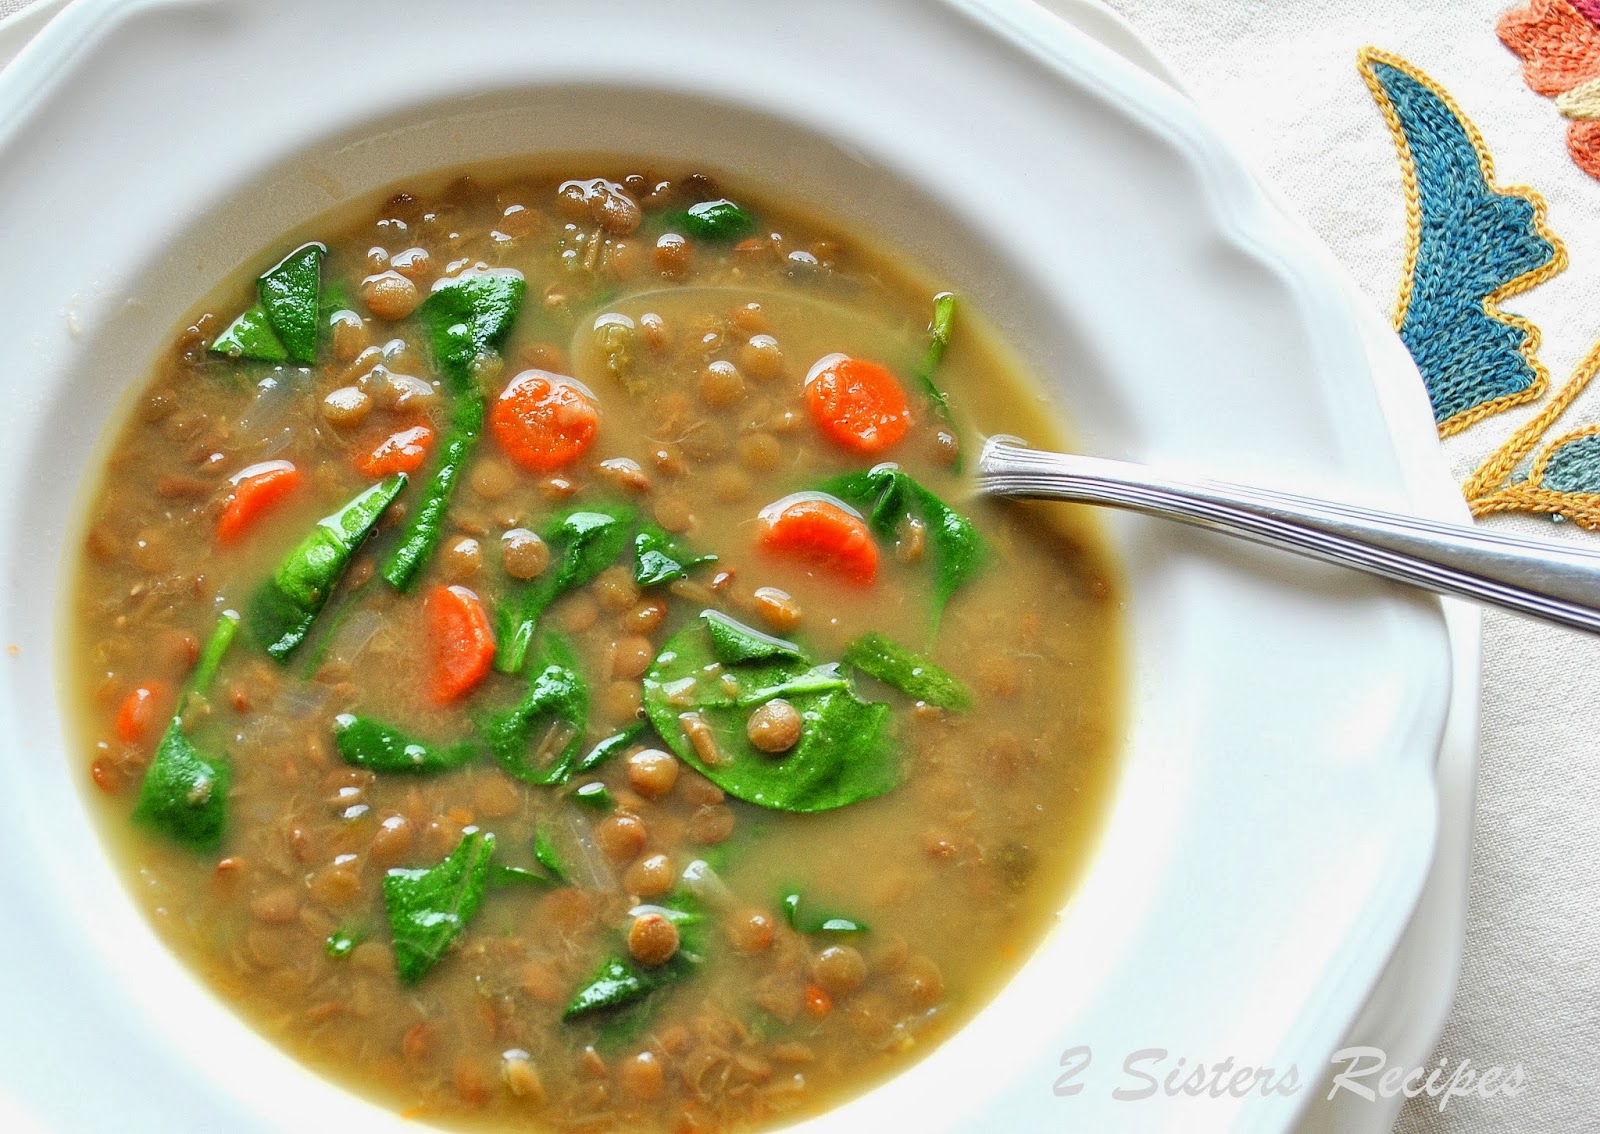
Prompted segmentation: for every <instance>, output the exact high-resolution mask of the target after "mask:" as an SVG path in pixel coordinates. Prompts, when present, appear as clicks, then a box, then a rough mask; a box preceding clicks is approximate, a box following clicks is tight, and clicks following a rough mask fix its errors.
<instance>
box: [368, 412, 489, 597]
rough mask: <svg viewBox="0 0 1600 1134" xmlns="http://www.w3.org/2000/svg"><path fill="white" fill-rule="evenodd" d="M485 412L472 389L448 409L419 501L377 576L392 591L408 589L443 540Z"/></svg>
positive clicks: (475, 446)
mask: <svg viewBox="0 0 1600 1134" xmlns="http://www.w3.org/2000/svg"><path fill="white" fill-rule="evenodd" d="M486 412H487V411H486V409H485V407H484V403H483V394H482V393H481V392H480V391H479V390H478V389H477V388H476V387H470V388H468V389H465V390H463V391H462V392H461V393H460V394H458V395H456V399H455V402H454V403H453V404H452V405H451V407H450V423H449V428H448V429H446V431H445V435H444V441H443V443H442V444H440V446H439V460H438V463H437V464H435V465H434V467H433V474H432V475H431V476H429V477H428V479H427V481H426V482H425V483H424V484H423V486H422V499H421V500H420V501H419V502H418V503H417V510H416V511H415V512H413V513H412V514H411V519H410V520H409V521H408V522H407V524H406V530H405V534H404V535H403V536H401V538H400V542H399V543H398V544H396V545H395V547H394V550H392V551H391V552H389V558H388V559H386V560H384V564H383V570H382V572H381V574H382V575H383V577H384V580H385V581H386V582H387V583H388V584H389V585H390V586H392V587H394V588H395V590H397V591H404V590H408V589H410V587H411V584H412V583H414V582H416V580H417V576H418V575H420V574H421V573H422V568H423V567H425V566H426V565H427V562H428V560H429V559H431V558H432V557H433V552H434V549H435V548H437V547H438V546H439V541H440V540H441V539H443V538H444V521H445V516H446V514H447V513H448V512H449V511H450V498H451V497H452V496H453V495H455V490H456V482H457V481H458V480H460V479H461V476H462V473H463V472H464V471H465V469H466V467H467V462H468V461H469V460H471V459H472V454H473V452H474V451H475V450H476V449H477V447H478V436H479V435H480V434H481V433H482V432H483V419H484V414H485V413H486Z"/></svg>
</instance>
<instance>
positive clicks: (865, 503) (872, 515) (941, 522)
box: [822, 462, 987, 624]
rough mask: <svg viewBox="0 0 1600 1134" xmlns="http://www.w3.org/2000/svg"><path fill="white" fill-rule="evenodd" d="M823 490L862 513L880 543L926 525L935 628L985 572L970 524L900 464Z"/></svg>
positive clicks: (836, 482)
mask: <svg viewBox="0 0 1600 1134" xmlns="http://www.w3.org/2000/svg"><path fill="white" fill-rule="evenodd" d="M822 487H823V491H824V492H828V493H831V494H833V495H834V496H837V497H838V498H839V499H841V500H843V501H845V502H846V503H849V504H853V505H855V506H856V507H857V508H858V509H860V510H861V511H862V513H863V514H865V515H866V516H867V519H868V522H869V523H870V524H871V525H872V528H873V530H874V531H876V532H877V533H878V535H879V536H881V537H882V538H884V539H893V538H894V537H895V534H896V529H897V528H898V527H899V526H900V522H901V521H902V520H917V521H920V522H922V523H924V524H926V525H927V528H928V542H929V543H930V544H931V545H932V547H933V571H934V584H933V598H934V621H935V623H936V624H937V622H938V618H939V613H940V612H941V611H943V610H944V605H945V603H947V602H949V601H950V596H951V595H953V594H954V593H955V592H956V590H957V589H958V588H959V587H960V586H961V585H962V584H963V583H965V582H967V580H969V579H971V578H972V577H973V576H974V575H976V574H977V573H978V571H979V570H980V569H981V568H982V567H983V564H984V560H985V558H986V557H987V549H986V548H985V546H984V542H983V537H982V536H980V535H979V534H978V529H977V528H975V527H973V526H972V521H970V520H968V519H967V518H966V517H965V516H963V515H961V514H960V513H959V512H957V511H956V510H955V509H954V508H951V507H950V505H948V504H946V503H945V502H944V501H943V500H941V499H939V497H938V496H936V495H934V494H933V493H932V492H930V491H928V490H927V489H926V488H924V487H923V486H922V485H920V484H918V483H917V482H916V481H915V480H913V479H912V478H911V477H910V476H908V475H907V474H906V473H903V472H901V471H900V466H899V465H896V464H893V463H890V462H886V463H884V464H881V465H877V466H875V467H874V468H871V469H868V470H867V471H866V472H858V473H846V474H845V475H844V476H840V477H835V478H834V479H832V480H830V481H828V482H826V483H825V484H824V485H823V486H822Z"/></svg>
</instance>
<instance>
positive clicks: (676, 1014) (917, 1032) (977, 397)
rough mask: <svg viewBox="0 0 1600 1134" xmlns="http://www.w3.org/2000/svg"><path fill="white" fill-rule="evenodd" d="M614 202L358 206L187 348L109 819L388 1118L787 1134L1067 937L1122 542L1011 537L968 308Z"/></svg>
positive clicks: (110, 643) (125, 675) (560, 179)
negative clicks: (990, 476) (1110, 547)
mask: <svg viewBox="0 0 1600 1134" xmlns="http://www.w3.org/2000/svg"><path fill="white" fill-rule="evenodd" d="M578 164H579V163H576V162H573V163H570V165H569V169H568V170H567V171H565V172H564V175H563V176H555V177H552V176H549V175H547V173H546V170H547V169H548V168H549V167H548V166H541V167H537V168H534V167H529V168H527V169H523V170H520V171H516V172H515V173H512V174H508V173H507V172H506V171H505V170H500V171H497V173H496V175H495V179H494V180H493V181H488V180H485V181H483V182H476V181H472V180H468V179H464V178H463V179H459V180H456V181H454V182H450V183H448V184H445V183H443V182H442V181H441V182H438V183H429V182H419V183H418V184H417V185H415V186H410V187H408V189H407V191H406V192H402V193H398V194H395V195H394V196H392V197H390V198H388V199H387V200H384V201H382V202H381V203H379V204H377V205H373V204H371V203H363V204H360V205H352V206H347V207H346V208H344V209H343V210H342V211H339V212H336V213H334V214H331V215H329V216H327V217H324V218H322V219H321V220H319V221H318V222H316V224H315V225H314V226H312V227H310V228H308V229H307V230H305V231H304V232H302V233H300V234H298V235H297V236H296V237H292V238H288V239H286V240H284V241H283V242H282V243H281V245H280V246H279V247H277V248H275V249H274V250H272V251H270V252H269V253H268V254H266V255H264V256H263V257H262V259H261V262H259V263H255V264H251V265H247V266H246V267H245V268H244V269H242V273H241V276H240V277H239V278H236V279H234V280H233V281H231V282H229V283H228V284H226V285H225V286H224V287H222V288H220V289H219V290H218V291H217V292H216V293H215V294H213V295H212V296H210V297H209V298H208V299H207V300H206V301H205V302H204V303H203V304H202V305H201V306H200V307H199V308H198V309H197V310H196V312H195V314H194V317H193V319H192V320H190V321H189V323H188V324H187V325H186V326H185V327H184V328H183V329H182V330H181V331H179V332H178V334H177V335H176V336H175V339H174V342H173V345H172V348H171V350H170V351H169V352H168V353H167V354H166V355H165V356H164V357H163V358H162V359H160V360H159V362H158V363H157V365H156V366H155V368H154V371H153V373H152V374H151V376H150V379H149V381H148V383H147V384H146V385H145V387H144V388H143V390H142V391H141V392H140V393H139V395H138V397H137V399H136V400H135V401H134V402H133V404H132V405H131V406H130V408H129V410H128V412H127V414H126V417H125V419H124V420H123V421H122V422H121V423H120V424H119V426H118V428H117V433H116V437H115V440H114V442H113V443H112V445H111V447H110V450H109V456H108V457H107V458H106V461H105V466H104V468H103V470H102V471H101V472H100V474H99V480H98V485H97V487H96V488H95V489H94V491H93V494H92V498H91V501H90V504H89V508H88V517H87V531H86V535H85V538H84V541H83V547H82V554H81V558H80V563H79V567H78V570H77V576H76V581H75V586H74V589H73V591H72V597H71V611H70V615H71V623H72V628H73V642H74V647H73V654H72V666H71V682H72V686H73V692H74V696H75V697H76V698H77V700H78V702H79V705H80V717H81V724H82V735H83V737H84V741H85V744H84V761H85V772H86V775H87V776H88V777H89V778H90V780H91V781H92V784H93V788H92V789H91V792H92V794H93V795H94V796H95V797H97V798H98V799H99V800H100V807H101V810H102V811H103V813H104V816H105V820H106V829H107V832H108V838H109V841H110V844H111V846H112V848H113V851H114V854H115V856H116V858H117V859H118V861H119V862H120V864H121V866H122V867H123V869H124V870H125V871H126V872H127V874H128V876H129V878H130V880H133V879H137V884H136V885H134V886H133V889H134V892H135V893H136V895H137V899H138V901H139V902H140V903H141V904H142V905H143V906H144V907H145V908H146V909H147V910H148V911H149V913H150V916H151V919H152V921H153V923H154V924H155V925H156V927H157V929H158V931H159V932H160V933H161V935H162V936H163V937H164V938H165V939H166V941H167V942H168V943H169V944H170V945H171V946H172V947H173V948H174V949H175V950H177V951H178V952H179V953H180V954H181V955H182V956H184V957H185V958H187V959H188V960H189V961H190V962H191V963H192V964H193V965H194V966H195V968H196V970H197V971H198V972H199V973H200V974H201V976H202V977H203V978H204V979H205V980H206V981H207V982H209V983H210V984H211V985H212V986H213V987H214V988H215V989H216V990H217V991H218V992H219V994H221V995H222V996H224V997H225V998H226V999H227V1000H228V1001H229V1002H231V1003H232V1004H234V1005H235V1006H236V1007H237V1008H238V1009H239V1011H241V1012H242V1013H243V1014H244V1015H245V1016H246V1017H247V1018H248V1019H250V1020H251V1021H252V1023H253V1024H254V1025H255V1026H256V1027H258V1028H259V1029H261V1030H262V1031H263V1032H264V1033H266V1034H267V1035H269V1036H271V1037H272V1038H273V1039H274V1040H275V1041H276V1042H278V1043H280V1044H282V1045H283V1046H284V1047H285V1048H287V1049H288V1050H290V1051H292V1052H293V1053H294V1054H295V1055H297V1056H298V1057H299V1058H301V1059H302V1060H304V1061H305V1062H306V1063H307V1064H309V1065H310V1066H312V1067H315V1068H316V1069H318V1070H320V1071H322V1072H325V1073H327V1074H329V1075H331V1076H333V1077H335V1078H337V1079H338V1080H339V1081H341V1082H343V1083H346V1084H348V1085H349V1086H350V1087H351V1088H352V1089H354V1090H356V1091H359V1092H361V1093H363V1094H366V1095H369V1096H371V1097H373V1098H376V1099H379V1100H381V1101H383V1102H385V1103H387V1104H388V1105H390V1106H392V1107H394V1108H396V1109H398V1110H400V1111H402V1112H403V1113H404V1114H406V1115H408V1116H412V1117H416V1118H421V1119H425V1120H428V1121H432V1122H437V1123H439V1124H442V1125H446V1126H460V1127H476V1128H486V1129H488V1128H511V1127H529V1126H532V1127H540V1126H541V1125H543V1126H548V1127H550V1128H555V1129H574V1130H576V1129H582V1130H605V1129H618V1130H636V1129H637V1130H650V1129H657V1130H671V1131H693V1130H744V1129H752V1128H759V1127H763V1126H768V1125H771V1124H774V1123H777V1122H781V1121H786V1120H791V1119H793V1118H795V1117H799V1116H803V1115H806V1114H810V1113H814V1112H816V1111H818V1110H821V1109H824V1108H826V1107H828V1106H831V1105H835V1104H837V1103H839V1102H840V1101H842V1100H844V1099H846V1098H848V1097H849V1096H850V1095H852V1094H855V1093H857V1092H859V1091H861V1090H863V1089H865V1088H866V1087H867V1086H869V1085H871V1084H873V1083H875V1082H877V1081H879V1080H881V1079H882V1078H883V1077H885V1076H886V1075H888V1074H890V1073H892V1072H894V1071H895V1070H897V1069H900V1068H903V1067H904V1066H906V1065H907V1064H908V1063H909V1062H911V1061H912V1060H914V1059H916V1058H917V1057H918V1056H919V1055H920V1054H922V1053H923V1052H925V1051H927V1050H928V1049H929V1048H930V1047H931V1046H932V1045H934V1044H936V1043H937V1042H939V1041H940V1040H941V1039H943V1038H944V1037H946V1036H948V1035H949V1034H950V1033H951V1031H952V1030H953V1029H955V1028H956V1027H958V1026H960V1024H961V1023H962V1022H964V1021H965V1020H966V1019H967V1018H969V1017H970V1016H971V1014H972V1013H973V1012H974V1011H976V1010H977V1009H978V1008H979V1007H981V1006H982V1005H983V1003H984V1002H985V1001H986V1000H987V999H988V998H989V997H990V996H991V995H992V994H993V993H994V992H995V991H996V989H997V988H998V986H999V985H1000V984H1001V983H1002V982H1003V981H1004V980H1005V979H1006V978H1007V977H1008V976H1009V975H1010V974H1011V973H1012V972H1013V971H1014V970H1015V968H1016V967H1017V966H1018V965H1019V964H1020V962H1021V960H1022V959H1023V958H1024V957H1025V956H1026V955H1027V953H1028V952H1029V951H1030V950H1031V949H1032V948H1034V946H1035V945H1036V944H1037V942H1038V941H1039V939H1040V938H1041V937H1042V936H1043V935H1044V933H1045V932H1046V931H1047V929H1048V927H1049V925H1050V924H1051V920H1052V915H1053V913H1054V911H1055V910H1056V909H1057V908H1058V907H1059V905H1060V904H1061V902H1062V900H1063V895H1064V894H1065V892H1066V888H1067V886H1068V885H1069V883H1070V881H1071V879H1072V878H1073V876H1074V874H1075V873H1076V871H1077V870H1078V868H1079V867H1080V866H1081V864H1082V861H1083V859H1084V856H1085V855H1086V853H1087V851H1088V847H1089V842H1090V839H1091V838H1092V835H1093V833H1094V831H1095V829H1096V824H1097V821H1098V817H1099V814H1100V811H1101V808H1102V806H1103V804H1104V802H1105V797H1106V794H1107V790H1108V783H1109V779H1110V767H1111V761H1112V757H1113V754H1114V749H1115V747H1116V739H1117V727H1118V694H1119V653H1118V626H1117V608H1118V598H1117V590H1116V585H1115V583H1114V581H1113V579H1112V577H1111V574H1110V568H1109V560H1108V556H1107V554H1106V551H1105V549H1104V547H1103V545H1102V543H1101V541H1100V539H1099V537H1098V535H1097V534H1096V532H1095V530H1094V528H1093V527H1092V526H1091V525H1090V523H1089V521H1088V520H1086V519H1085V518H1084V517H1082V516H1080V515H1077V514H1075V513H1071V512H1067V511H1059V510H1058V511H1051V512H1046V511H1042V510H1032V509H1024V508H1020V507H1017V506H1014V505H1006V504H1001V503H997V502H994V501H989V500H984V499H980V498H976V497H975V496H974V495H973V494H972V492H971V481H970V477H969V469H970V464H971V459H972V457H973V456H974V453H975V448H976V445H977V443H978V441H979V439H980V438H981V436H982V435H983V434H985V433H992V432H1000V431H1005V432H1014V433H1020V434H1023V435H1025V436H1028V437H1029V438H1030V439H1033V440H1035V441H1037V442H1041V443H1043V442H1048V441H1050V440H1051V439H1052V437H1053V432H1054V431H1053V428H1052V425H1051V422H1050V419H1049V417H1048V416H1047V415H1046V413H1045V407H1044V405H1043V402H1042V399H1041V398H1040V397H1039V396H1038V395H1037V393H1036V392H1035V391H1034V390H1033V389H1032V388H1031V387H1030V386H1029V385H1028V383H1027V382H1026V380H1025V379H1023V378H1022V377H1021V376H1020V375H1019V374H1018V372H1017V370H1016V368H1015V367H1014V366H1013V365H1012V363H1011V362H1010V360H1009V358H1008V357H1007V356H1006V355H1005V354H1004V352H1003V351H1002V350H1000V349H999V348H998V347H997V346H996V345H995V343H994V342H993V340H992V339H991V337H990V336H989V334H988V333H987V332H986V331H985V329H984V327H983V325H982V323H981V321H980V320H979V318H978V316H977V314H976V312H974V311H973V310H971V309H970V308H969V307H967V306H964V305H963V304H962V302H961V300H960V299H959V298H957V297H955V296H952V295H949V294H947V293H941V292H938V289H937V288H936V287H933V286H929V285H928V283H927V282H925V281H924V279H923V278H922V276H921V275H919V274H918V273H917V272H915V271H914V270H913V269H911V268H909V267H908V266H907V265H905V264H904V263H903V262H901V261H899V260H897V259H895V258H894V257H893V256H892V255H890V254H888V253H886V252H885V251H884V250H881V249H879V248H877V247H875V246H874V245H872V244H871V243H870V242H863V241H862V240H860V239H859V238H858V237H856V236H854V235H852V234H849V233H845V232H842V231H841V230H839V229H838V228H836V227H834V226H831V225H829V224H827V223H825V222H822V221H819V220H817V219H815V218H813V217H811V216H809V215H808V214H806V213H805V212H803V211H801V210H799V209H795V208H790V207H786V206H785V205H784V204H783V202H782V198H781V197H780V196H776V195H767V194H763V193H760V192H746V191H744V190H743V189H742V188H739V187H736V186H734V185H732V184H729V185H718V184H716V183H714V182H713V181H712V180H710V179H709V178H707V177H705V176H701V175H697V174H692V173H691V174H687V175H682V176H680V175H677V174H672V175H660V174H657V173H649V174H639V173H631V172H628V171H625V170H623V171H618V170H614V169H613V170H603V169H601V170H597V169H593V168H589V166H592V165H593V164H594V163H588V165H587V166H585V167H584V168H582V169H579V168H578ZM572 172H576V173H580V174H581V176H577V177H568V176H566V175H565V173H572ZM596 173H606V174H607V175H606V176H603V177H597V176H595V174H596ZM952 921H955V922H958V923H959V924H960V925H961V927H962V932H961V933H959V934H952V933H950V932H949V926H950V925H951V924H952Z"/></svg>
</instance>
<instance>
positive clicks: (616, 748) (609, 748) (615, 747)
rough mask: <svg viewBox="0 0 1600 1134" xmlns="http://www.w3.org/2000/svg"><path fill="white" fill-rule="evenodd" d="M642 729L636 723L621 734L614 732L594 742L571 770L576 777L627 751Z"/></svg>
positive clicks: (637, 722)
mask: <svg viewBox="0 0 1600 1134" xmlns="http://www.w3.org/2000/svg"><path fill="white" fill-rule="evenodd" d="M644 728H645V725H644V722H643V721H636V722H635V723H633V724H631V725H629V726H628V727H627V728H625V729H623V730H622V731H621V732H614V733H612V734H611V735H610V736H608V737H606V738H605V739H604V740H599V741H596V742H595V746H594V747H593V748H591V749H589V751H588V753H587V754H585V756H584V757H583V759H582V760H579V761H578V764H577V766H576V767H575V768H573V769H572V770H573V772H574V773H576V774H578V775H582V774H583V773H585V772H592V771H594V770H595V769H596V768H598V767H599V766H600V765H601V764H604V763H605V762H606V761H607V760H609V759H611V757H613V756H615V755H616V754H617V753H619V752H625V751H627V749H628V747H629V746H630V745H632V744H633V742H634V741H636V740H638V739H639V736H640V734H641V733H643V732H644Z"/></svg>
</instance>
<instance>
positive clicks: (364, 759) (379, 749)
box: [333, 713, 478, 772]
mask: <svg viewBox="0 0 1600 1134" xmlns="http://www.w3.org/2000/svg"><path fill="white" fill-rule="evenodd" d="M333 740H334V743H335V744H336V745H337V746H338V748H339V755H340V756H343V757H344V760H345V763H347V764H354V765H355V766H356V767H358V768H370V769H371V770H372V771H374V772H448V771H451V770H452V769H455V768H459V767H461V766H462V765H463V764H465V763H467V762H468V761H469V760H471V759H472V758H473V757H475V756H477V754H478V749H477V746H476V745H473V744H454V745H451V746H450V747H448V748H440V747H438V746H437V745H429V744H424V743H422V742H421V741H420V740H413V739H412V738H411V737H409V736H407V735H405V733H403V732H401V731H400V730H399V729H397V728H393V727H391V726H390V725H386V724H384V723H382V722H381V721H375V720H373V719H372V718H371V717H362V716H357V715H356V714H354V713H340V714H339V715H338V716H336V717H334V718H333Z"/></svg>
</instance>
